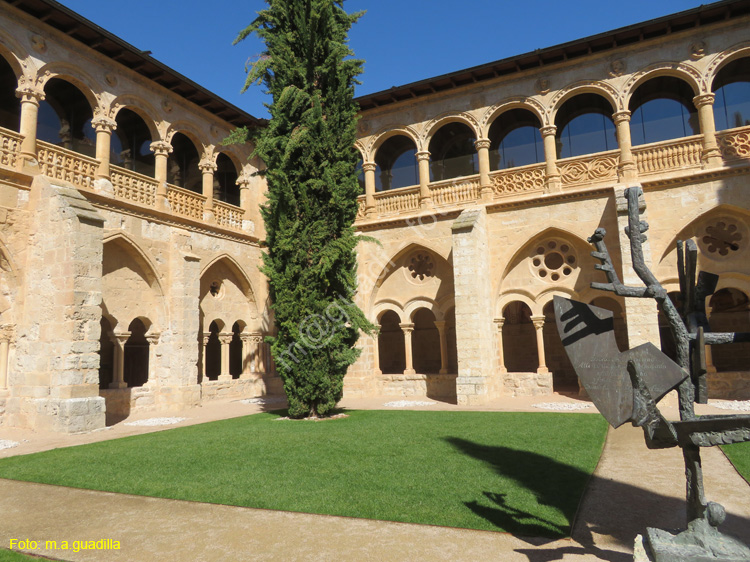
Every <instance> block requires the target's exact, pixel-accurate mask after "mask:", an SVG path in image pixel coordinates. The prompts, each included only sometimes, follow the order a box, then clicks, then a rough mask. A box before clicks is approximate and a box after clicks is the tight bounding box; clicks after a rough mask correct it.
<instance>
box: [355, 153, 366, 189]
mask: <svg viewBox="0 0 750 562" xmlns="http://www.w3.org/2000/svg"><path fill="white" fill-rule="evenodd" d="M363 165H364V162H363V161H362V158H358V159H357V168H356V173H357V181H358V182H359V193H360V194H363V193H364V192H365V171H364V170H363V169H362V167H363Z"/></svg>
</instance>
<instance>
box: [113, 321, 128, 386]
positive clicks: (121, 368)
mask: <svg viewBox="0 0 750 562" xmlns="http://www.w3.org/2000/svg"><path fill="white" fill-rule="evenodd" d="M113 335H114V337H113V338H112V343H113V344H115V354H114V355H115V356H114V362H113V365H112V382H111V383H110V385H109V388H127V387H128V383H126V382H125V343H126V342H127V341H128V339H129V338H130V332H115V333H114V334H113Z"/></svg>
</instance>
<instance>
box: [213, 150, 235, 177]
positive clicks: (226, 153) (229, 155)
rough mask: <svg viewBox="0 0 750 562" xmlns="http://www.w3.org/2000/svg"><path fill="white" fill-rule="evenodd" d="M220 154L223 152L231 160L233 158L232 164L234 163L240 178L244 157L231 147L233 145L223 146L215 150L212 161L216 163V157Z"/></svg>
mask: <svg viewBox="0 0 750 562" xmlns="http://www.w3.org/2000/svg"><path fill="white" fill-rule="evenodd" d="M219 154H223V155H224V156H226V157H227V158H229V160H231V162H232V164H233V165H234V169H235V171H236V172H237V177H238V178H239V177H240V176H241V175H242V164H243V162H242V159H241V158H240V157H239V156H238V155H237V153H236V152H234V151H233V150H232V149H231V147H228V146H227V147H225V146H222V147H220V148H218V149H216V150H214V151H213V154H212V161H213V163H214V164H215V163H216V159H217V158H218V157H219Z"/></svg>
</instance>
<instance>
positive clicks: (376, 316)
mask: <svg viewBox="0 0 750 562" xmlns="http://www.w3.org/2000/svg"><path fill="white" fill-rule="evenodd" d="M388 311H391V312H394V313H395V314H396V315H397V316H398V317H399V320H400V321H401V322H406V319H408V316H407V315H406V313H405V312H404V309H403V308H402V307H401V305H399V304H398V303H396V302H391V301H387V300H384V301H381V302H379V303H378V304H377V305H375V307H374V308H373V310H372V319H373V321H374V322H375V323H378V322H380V319H381V318H382V317H383V315H384V314H385V313H386V312H388Z"/></svg>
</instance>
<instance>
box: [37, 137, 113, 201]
mask: <svg viewBox="0 0 750 562" xmlns="http://www.w3.org/2000/svg"><path fill="white" fill-rule="evenodd" d="M37 146H38V147H39V150H38V152H37V160H38V162H39V168H40V170H41V172H42V174H44V175H45V176H47V177H50V178H53V179H56V180H63V181H66V182H68V183H72V184H73V185H75V186H76V187H81V188H83V189H93V188H94V180H95V179H96V170H97V168H99V162H97V161H96V159H94V158H90V157H88V156H84V155H83V154H79V153H78V152H74V151H72V150H68V149H66V148H62V147H59V146H55V145H53V144H49V143H46V142H44V141H39V140H38V141H37Z"/></svg>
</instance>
